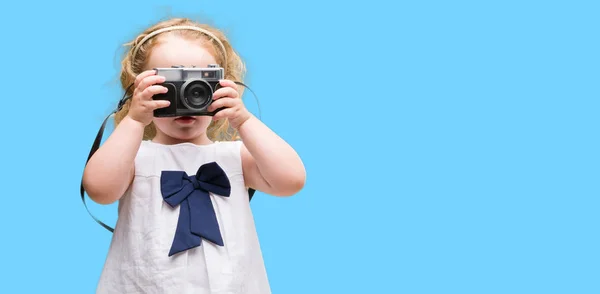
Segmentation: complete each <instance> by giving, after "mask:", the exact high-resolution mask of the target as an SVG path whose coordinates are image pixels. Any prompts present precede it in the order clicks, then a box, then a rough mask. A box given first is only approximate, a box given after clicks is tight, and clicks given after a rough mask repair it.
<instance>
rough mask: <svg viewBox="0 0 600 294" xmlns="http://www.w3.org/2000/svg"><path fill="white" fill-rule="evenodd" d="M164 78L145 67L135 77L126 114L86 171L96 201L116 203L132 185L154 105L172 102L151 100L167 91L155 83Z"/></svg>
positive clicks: (87, 186) (88, 188) (86, 185)
mask: <svg viewBox="0 0 600 294" xmlns="http://www.w3.org/2000/svg"><path fill="white" fill-rule="evenodd" d="M164 80H165V79H164V77H160V76H157V75H156V71H155V70H147V71H144V72H142V73H141V74H139V75H138V76H137V77H136V79H135V83H134V85H135V88H134V89H135V90H134V92H133V97H132V98H131V104H130V107H129V111H128V113H127V116H126V117H125V118H124V119H123V120H122V121H121V122H120V123H119V124H118V125H117V127H116V128H115V130H114V131H113V133H112V134H111V135H110V137H108V139H107V140H106V142H104V144H102V146H101V147H100V148H98V151H96V153H94V155H93V156H92V158H90V161H89V162H88V164H87V165H86V167H85V169H84V171H83V187H84V188H85V190H86V191H87V192H88V195H89V196H90V198H91V199H92V200H93V201H94V202H97V203H100V204H110V203H113V202H115V201H117V200H119V198H121V196H123V194H124V193H125V191H127V189H128V188H129V185H130V184H131V182H132V181H133V176H134V174H135V165H134V163H135V156H136V155H137V152H138V150H139V148H140V145H141V143H142V139H143V137H144V128H145V126H147V125H149V124H150V123H151V122H152V118H153V115H154V114H153V112H154V110H155V109H158V108H161V107H167V106H169V102H168V101H164V100H162V101H161V100H157V101H153V100H152V96H153V95H155V94H159V93H166V92H167V88H165V87H163V86H159V85H155V84H156V83H162V82H164Z"/></svg>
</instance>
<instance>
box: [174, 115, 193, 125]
mask: <svg viewBox="0 0 600 294" xmlns="http://www.w3.org/2000/svg"><path fill="white" fill-rule="evenodd" d="M195 120H196V119H195V118H194V117H192V116H180V117H178V118H176V119H175V121H176V122H178V123H182V124H190V123H193V122H194V121H195Z"/></svg>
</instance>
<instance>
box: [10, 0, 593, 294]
mask: <svg viewBox="0 0 600 294" xmlns="http://www.w3.org/2000/svg"><path fill="white" fill-rule="evenodd" d="M596 3H598V2H597V1H387V2H384V1H380V0H377V1H354V2H349V1H294V2H288V1H270V2H269V1H95V2H90V3H87V1H74V2H72V3H68V2H67V1H44V2H42V1H40V2H34V1H14V2H12V3H9V4H3V7H2V9H0V25H1V27H2V31H3V34H2V38H1V40H2V46H1V47H0V48H1V50H2V51H1V52H2V68H1V69H0V75H1V80H2V91H1V93H2V94H1V96H2V98H3V99H2V101H3V102H2V108H3V112H2V115H1V116H0V120H1V121H0V122H1V123H0V127H1V132H2V151H1V152H0V160H1V162H2V167H3V169H2V177H1V179H2V186H3V187H2V195H1V196H2V197H3V199H4V202H3V205H1V207H2V208H1V213H0V221H1V223H2V231H1V232H2V234H1V236H2V242H1V243H0V244H1V246H2V247H1V248H0V249H1V252H2V259H1V260H0V292H1V293H50V292H52V293H93V292H94V290H95V287H96V283H97V280H98V277H99V274H100V271H101V269H102V266H103V262H104V259H105V256H106V253H107V250H108V246H109V242H110V238H111V235H110V234H109V233H108V232H107V231H105V230H104V229H103V228H102V227H100V226H99V225H97V224H96V223H95V222H94V221H93V220H92V218H91V217H89V215H88V214H87V212H86V211H85V209H84V207H83V205H82V203H81V200H80V198H79V190H78V189H79V181H80V177H81V172H82V170H83V164H84V162H85V159H86V157H87V154H88V152H89V148H90V146H91V144H92V141H93V139H94V136H95V135H96V132H97V130H98V127H99V126H100V123H101V121H102V119H103V118H104V116H105V115H107V114H108V113H109V111H110V110H111V109H112V108H113V107H114V106H115V105H116V103H117V101H118V99H119V98H120V94H121V90H120V89H119V87H118V83H117V82H116V81H117V79H116V78H117V70H118V62H119V59H118V58H119V57H120V55H118V54H119V53H120V51H117V50H118V49H119V46H120V45H121V44H123V43H125V42H127V41H129V40H130V39H132V38H133V37H134V36H135V35H136V33H138V32H139V31H141V30H142V29H143V28H144V27H145V26H146V25H149V24H150V23H152V22H154V21H156V20H158V19H159V18H161V17H164V16H166V15H168V14H169V11H170V13H171V14H173V15H179V16H180V15H183V16H198V17H200V19H201V20H205V21H208V22H209V23H212V24H215V25H217V26H218V27H219V28H221V29H223V30H224V31H225V32H226V33H227V34H228V35H229V37H230V38H231V40H232V42H233V44H234V46H235V47H236V49H237V50H238V51H239V52H240V54H241V55H242V57H243V58H244V59H245V60H246V62H247V66H248V69H249V76H248V80H247V82H248V84H249V85H250V87H251V88H252V89H253V90H254V91H255V92H256V93H257V95H258V98H259V101H260V106H261V110H262V119H263V121H264V122H266V123H267V124H268V125H269V126H271V127H272V128H273V129H274V130H275V131H276V132H278V133H279V134H280V135H281V136H282V137H283V138H284V139H286V140H287V141H288V142H289V143H291V144H292V145H293V146H294V147H295V148H296V150H297V151H298V152H299V154H300V155H301V156H302V158H303V160H304V162H305V164H306V168H307V171H308V179H307V184H306V187H305V189H304V190H303V191H302V192H301V193H299V194H298V195H297V196H295V197H292V198H287V199H278V198H275V197H270V196H267V195H264V194H262V193H259V194H257V196H256V197H255V199H254V200H253V201H252V207H253V209H254V213H255V218H256V223H257V227H258V232H259V234H260V238H261V242H262V249H263V252H264V258H265V262H266V266H267V269H268V273H269V277H270V281H271V285H272V289H273V293H275V294H295V293H411V294H412V293H461V294H464V293H545V294H547V293H600V280H599V275H600V265H599V264H600V256H599V253H598V252H599V248H600V247H599V246H600V242H599V239H598V226H599V225H600V222H599V212H598V211H599V208H600V207H599V204H600V202H599V201H598V197H599V196H600V189H599V185H598V179H599V177H600V172H599V156H598V154H599V153H600V148H599V147H600V146H599V140H598V131H597V130H598V126H599V124H598V123H599V120H598V117H599V115H598V113H599V106H600V103H599V102H598V99H599V95H598V94H599V91H598V81H599V78H600V76H599V74H598V72H599V69H600V63H599V56H600V46H599V44H600V43H599V42H598V29H599V28H600V21H599V18H598V13H599V8H600V7H599V6H598V5H597V4H596ZM169 7H171V8H169ZM244 99H245V100H246V101H247V105H248V108H249V109H251V110H252V111H253V112H255V113H256V112H257V111H256V110H257V109H258V108H257V106H256V105H257V104H256V102H254V100H253V99H254V98H253V97H252V96H251V95H250V94H249V92H246V95H245V96H244ZM110 129H111V128H109V130H110ZM91 209H92V211H93V212H94V214H95V215H96V216H98V217H100V218H101V219H102V220H105V221H107V222H108V223H109V224H111V225H113V224H114V222H115V220H116V205H112V206H109V207H101V206H99V205H94V204H92V205H91Z"/></svg>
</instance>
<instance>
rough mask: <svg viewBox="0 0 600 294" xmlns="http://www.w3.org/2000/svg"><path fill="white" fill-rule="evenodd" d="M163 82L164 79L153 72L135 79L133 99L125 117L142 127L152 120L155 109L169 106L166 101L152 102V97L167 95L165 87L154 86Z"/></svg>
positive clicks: (146, 72)
mask: <svg viewBox="0 0 600 294" xmlns="http://www.w3.org/2000/svg"><path fill="white" fill-rule="evenodd" d="M164 81H165V78H164V77H162V76H157V75H156V71H155V70H147V71H144V72H142V73H140V74H139V75H138V76H137V77H136V78H135V83H134V85H133V87H134V90H133V97H131V105H130V106H129V113H128V114H127V115H128V116H129V117H130V118H132V119H133V120H135V121H137V122H139V123H141V124H143V125H144V126H147V125H149V124H150V123H151V122H152V119H153V118H154V110H155V109H159V108H163V107H168V106H169V105H170V102H169V101H166V100H152V96H153V95H156V94H163V93H167V90H168V89H167V88H166V87H163V86H159V85H155V84H159V83H162V82H164Z"/></svg>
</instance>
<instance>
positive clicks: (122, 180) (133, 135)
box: [83, 116, 144, 204]
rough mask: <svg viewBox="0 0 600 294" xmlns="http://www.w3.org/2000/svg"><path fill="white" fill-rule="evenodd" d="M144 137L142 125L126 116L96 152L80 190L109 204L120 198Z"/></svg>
mask: <svg viewBox="0 0 600 294" xmlns="http://www.w3.org/2000/svg"><path fill="white" fill-rule="evenodd" d="M143 134H144V125H143V124H141V123H139V122H137V121H135V120H133V119H131V118H130V117H129V116H126V117H125V118H124V119H123V120H122V121H121V123H119V125H118V126H117V127H116V128H115V130H114V132H113V133H112V134H111V135H110V137H109V138H108V139H107V140H106V142H105V143H104V144H103V145H102V146H101V147H100V148H98V151H96V153H94V155H93V156H92V158H90V161H89V162H88V164H87V165H86V167H85V170H84V172H83V186H84V188H85V189H86V191H87V193H88V195H89V196H90V199H92V200H93V201H94V202H96V203H100V204H110V203H113V202H115V201H117V200H119V198H121V196H122V195H123V193H125V191H126V190H127V188H128V187H129V185H130V184H131V181H132V180H133V175H134V160H135V156H136V154H137V152H138V149H139V147H140V144H141V142H142V137H143Z"/></svg>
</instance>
